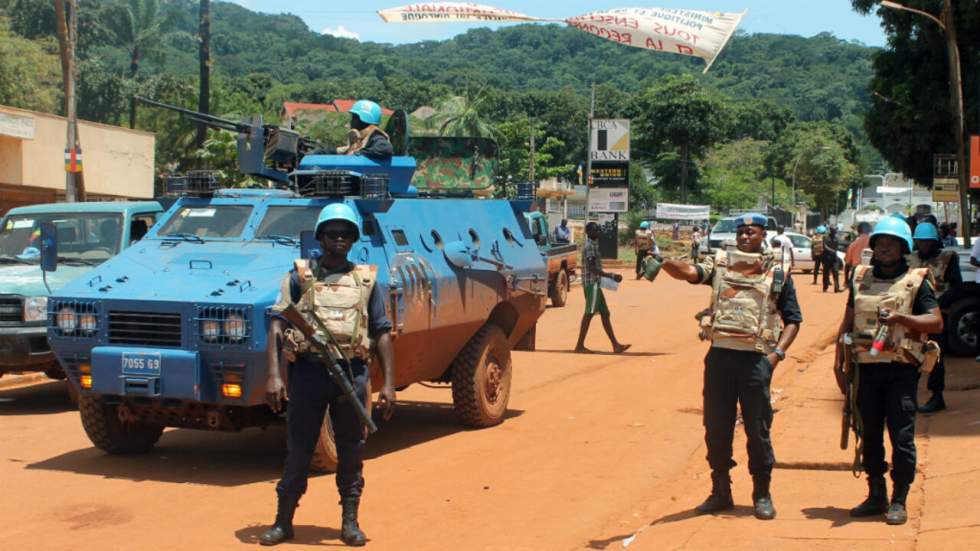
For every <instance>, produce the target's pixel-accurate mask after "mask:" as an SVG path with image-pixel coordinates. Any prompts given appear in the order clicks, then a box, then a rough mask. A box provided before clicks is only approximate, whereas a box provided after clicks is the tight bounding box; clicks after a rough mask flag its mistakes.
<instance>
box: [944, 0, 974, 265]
mask: <svg viewBox="0 0 980 551" xmlns="http://www.w3.org/2000/svg"><path fill="white" fill-rule="evenodd" d="M943 23H944V25H945V27H946V49H947V50H948V51H949V55H948V56H947V57H948V58H949V84H950V107H951V108H952V111H953V131H954V132H956V162H957V164H958V165H959V179H960V226H961V227H962V228H963V245H964V246H965V247H966V248H970V237H971V236H972V235H973V231H972V229H971V228H970V199H969V189H970V178H969V172H970V165H969V164H967V158H966V137H965V134H966V124H965V121H964V120H963V78H962V73H961V72H960V49H959V47H958V46H957V44H956V21H955V18H954V15H953V2H952V0H945V2H943Z"/></svg>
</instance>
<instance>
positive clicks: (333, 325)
mask: <svg viewBox="0 0 980 551" xmlns="http://www.w3.org/2000/svg"><path fill="white" fill-rule="evenodd" d="M295 265H296V271H297V273H298V274H299V281H300V292H301V294H300V300H299V302H298V303H297V307H298V309H299V311H300V313H301V314H302V315H303V317H304V318H306V320H307V321H309V322H310V324H311V325H312V326H313V327H314V328H315V329H316V334H317V337H318V338H320V339H322V342H325V343H336V345H337V347H339V348H340V350H341V352H343V354H344V355H346V356H347V357H357V358H361V359H362V360H367V359H368V358H370V356H371V339H370V337H369V336H368V302H369V300H370V298H371V290H372V289H373V288H374V282H375V279H376V275H377V271H378V269H377V267H376V266H369V265H355V266H354V269H353V270H351V271H349V272H342V273H332V274H328V275H326V276H323V277H322V278H321V277H320V276H319V270H320V265H319V263H317V264H316V265H315V266H314V267H313V268H311V267H310V263H309V261H307V260H297V261H296V263H295ZM326 331H329V332H330V336H328V335H327V334H326ZM331 336H332V337H333V338H332V339H331Z"/></svg>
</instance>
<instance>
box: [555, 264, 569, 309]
mask: <svg viewBox="0 0 980 551" xmlns="http://www.w3.org/2000/svg"><path fill="white" fill-rule="evenodd" d="M567 300H568V270H565V269H564V268H562V269H561V270H559V271H558V275H557V276H556V277H555V288H554V289H552V290H551V305H552V306H554V307H555V308H561V307H562V306H564V305H565V302H566V301H567Z"/></svg>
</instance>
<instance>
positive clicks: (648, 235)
mask: <svg viewBox="0 0 980 551" xmlns="http://www.w3.org/2000/svg"><path fill="white" fill-rule="evenodd" d="M652 234H653V232H651V231H650V230H636V237H635V239H634V241H635V243H636V250H638V251H649V250H650V246H651V245H653V235H652Z"/></svg>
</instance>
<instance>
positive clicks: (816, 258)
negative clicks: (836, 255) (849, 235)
mask: <svg viewBox="0 0 980 551" xmlns="http://www.w3.org/2000/svg"><path fill="white" fill-rule="evenodd" d="M825 233H827V228H826V227H825V226H822V225H821V226H817V229H815V230H813V239H811V240H810V258H811V259H813V284H814V285H816V284H817V276H819V275H820V265H821V264H823V237H824V234H825Z"/></svg>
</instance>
